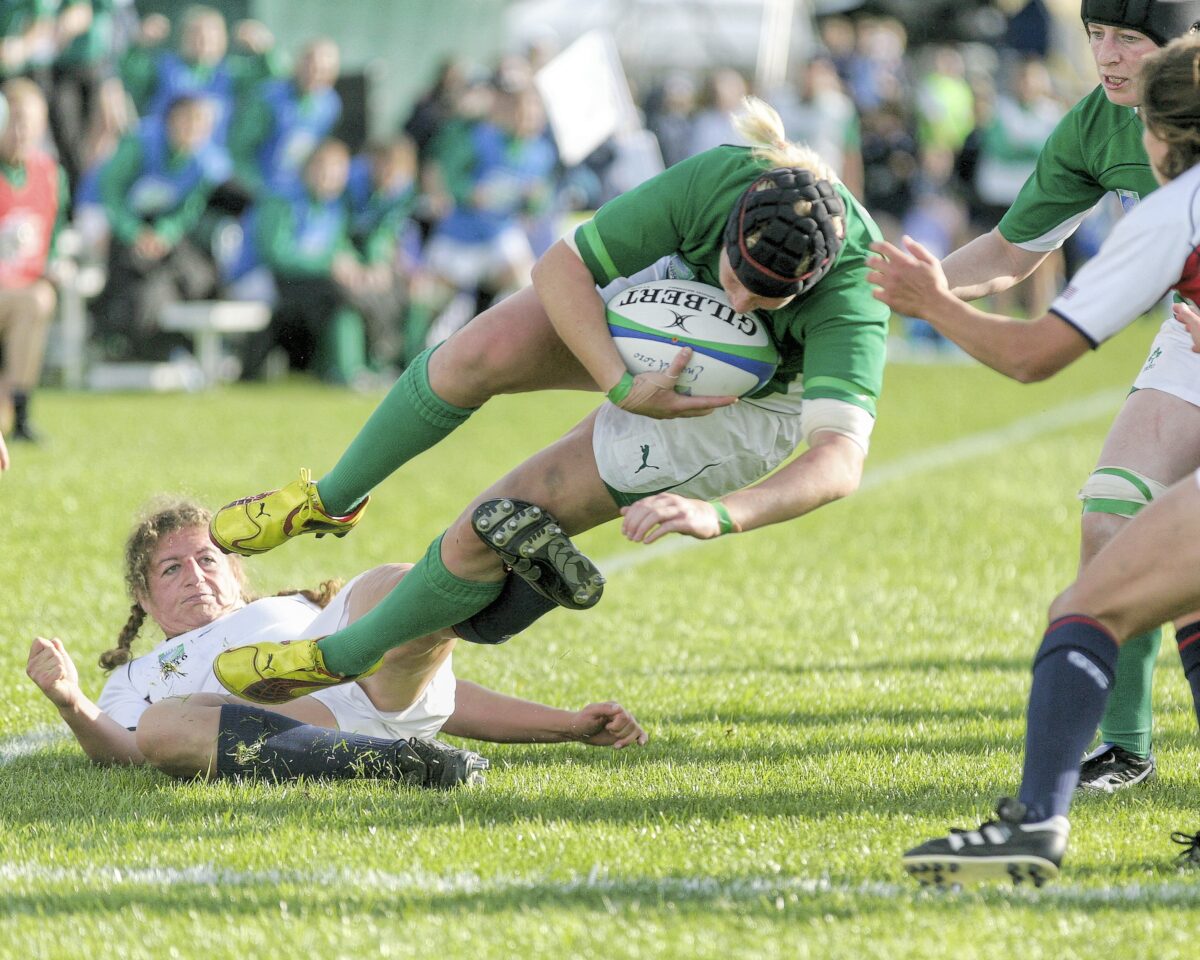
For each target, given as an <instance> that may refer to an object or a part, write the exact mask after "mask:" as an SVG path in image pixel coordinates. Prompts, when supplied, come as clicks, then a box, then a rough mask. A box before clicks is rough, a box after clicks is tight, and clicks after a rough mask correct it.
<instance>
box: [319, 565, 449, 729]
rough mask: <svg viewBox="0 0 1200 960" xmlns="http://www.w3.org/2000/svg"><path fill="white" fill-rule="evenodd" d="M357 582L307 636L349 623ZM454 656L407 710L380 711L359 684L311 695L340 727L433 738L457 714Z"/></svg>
mask: <svg viewBox="0 0 1200 960" xmlns="http://www.w3.org/2000/svg"><path fill="white" fill-rule="evenodd" d="M355 579H357V578H355ZM354 582H355V581H354V580H351V581H350V582H349V583H348V584H346V586H344V587H343V588H342V589H341V590H339V591H338V594H337V596H335V597H334V598H333V600H332V601H331V602H330V604H329V606H327V607H326V608H325V609H324V610H322V611H321V612H320V613H319V614H318V615H317V616H316V617H315V618H314V619H313V621H312V623H310V624H309V628H308V630H307V631H306V635H307V636H309V637H323V636H328V635H329V634H331V633H333V632H335V631H337V630H340V629H341V628H342V627H344V626H345V625H346V622H347V620H348V619H349V611H348V610H347V609H346V602H347V598H348V597H349V595H350V590H351V588H352V587H353V586H354ZM453 659H454V655H453V654H451V655H450V656H448V657H446V660H445V662H444V663H443V664H442V665H441V666H440V667H439V668H438V670H437V672H436V673H434V675H433V677H432V678H431V679H430V681H429V683H428V685H427V686H426V687H425V689H424V690H423V691H421V695H420V696H419V697H417V699H416V701H415V702H414V703H413V704H412V706H410V707H409V708H408V709H407V710H393V711H386V710H380V709H379V708H378V707H376V706H375V704H373V703H372V702H371V698H370V697H368V696H367V692H366V691H365V690H364V689H363V688H362V687H360V686H359V685H358V684H357V683H343V684H342V685H341V686H339V687H329V688H328V689H326V690H318V691H317V692H315V693H310V694H309V696H310V697H312V698H313V699H314V700H317V701H319V702H321V703H323V704H324V705H325V706H326V707H328V708H329V712H330V713H332V714H333V718H334V720H335V721H336V722H337V726H338V729H339V730H342V731H344V732H346V733H359V734H362V735H364V736H368V737H380V738H382V739H384V740H402V739H408V738H409V737H421V738H423V739H429V738H430V737H435V736H437V733H438V731H439V730H441V729H442V725H443V724H444V723H445V722H446V721H447V720H449V719H450V715H451V714H452V713H454V690H455V679H454V666H453Z"/></svg>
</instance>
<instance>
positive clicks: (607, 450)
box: [211, 100, 889, 702]
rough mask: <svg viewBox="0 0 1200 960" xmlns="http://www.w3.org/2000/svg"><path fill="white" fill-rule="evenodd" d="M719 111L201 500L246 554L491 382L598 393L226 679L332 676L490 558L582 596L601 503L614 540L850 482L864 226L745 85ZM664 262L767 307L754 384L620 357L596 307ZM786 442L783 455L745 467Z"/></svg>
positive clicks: (268, 696)
mask: <svg viewBox="0 0 1200 960" xmlns="http://www.w3.org/2000/svg"><path fill="white" fill-rule="evenodd" d="M741 120H742V123H741V132H742V133H743V135H744V136H745V137H746V139H747V140H748V141H749V142H751V143H755V144H757V145H758V146H757V147H754V148H750V147H736V146H722V147H717V148H715V149H713V150H709V151H706V152H705V153H702V154H699V155H698V156H696V157H693V158H691V159H689V160H687V161H684V162H682V163H680V164H677V165H676V166H674V167H672V168H670V169H669V170H667V171H665V172H664V173H662V174H660V175H658V176H657V177H655V178H653V179H651V180H649V181H647V182H646V183H644V184H643V185H641V186H639V187H638V188H636V189H634V190H631V191H630V192H629V193H627V194H625V195H623V196H621V197H618V198H616V199H614V200H612V201H611V202H610V203H608V204H606V205H605V206H604V207H602V208H601V209H600V210H599V211H598V212H597V213H596V215H595V217H594V218H593V219H592V220H590V221H588V222H587V223H585V224H583V225H582V226H580V227H579V228H578V229H577V230H576V231H575V233H574V235H573V236H572V237H570V238H568V239H565V240H562V241H559V242H558V243H556V244H555V245H554V246H553V247H552V248H551V249H550V250H549V251H547V253H546V254H545V255H544V256H543V257H542V259H541V260H540V261H539V263H538V265H537V266H536V268H535V270H534V276H533V286H532V287H531V288H526V289H525V290H523V291H521V292H519V293H516V294H514V295H513V296H511V297H509V298H508V299H506V300H504V301H503V302H502V303H500V304H497V305H496V306H494V307H492V308H491V309H489V310H487V311H485V312H484V313H482V314H480V315H479V316H478V317H476V318H475V320H473V321H472V322H471V323H470V324H468V325H467V326H466V327H464V328H463V329H462V330H461V331H460V332H458V333H456V334H455V335H454V336H453V337H451V338H450V339H449V340H448V341H446V343H444V344H442V345H441V346H439V347H437V348H434V350H432V351H427V352H426V353H424V354H422V355H421V356H420V357H418V359H417V361H416V362H414V363H413V364H412V365H411V366H410V367H409V368H408V369H406V371H405V372H404V375H403V376H402V377H401V378H400V380H399V381H398V382H397V384H396V386H395V387H393V389H392V390H391V392H390V393H389V395H388V397H387V398H386V399H385V400H384V401H383V403H382V404H381V405H380V407H379V408H378V409H377V410H376V411H375V413H374V414H373V415H372V417H371V418H370V420H368V422H367V424H366V426H365V427H364V428H363V430H362V431H361V432H360V434H359V436H358V437H357V438H356V439H355V440H354V441H353V443H352V444H351V445H350V448H349V449H348V450H347V451H346V453H345V454H344V455H343V456H342V458H341V460H340V461H339V462H338V464H337V465H336V466H335V467H334V469H333V470H332V471H331V472H330V473H329V474H327V475H326V476H325V477H323V478H322V479H321V480H320V481H319V482H318V483H316V484H313V483H311V482H308V481H307V478H305V479H303V480H302V481H301V482H300V483H293V484H291V485H289V486H288V487H285V488H284V489H282V490H278V491H274V492H272V493H270V494H264V495H261V496H259V497H251V498H248V499H247V500H244V501H238V502H236V503H233V504H230V505H229V506H227V507H225V508H224V509H222V510H221V511H219V512H218V514H217V515H216V516H215V517H214V520H213V524H212V527H211V532H212V536H213V539H214V541H215V542H216V543H217V544H218V545H219V546H221V547H222V548H224V549H226V550H228V551H235V552H240V553H245V554H252V553H262V552H265V551H266V550H269V549H271V548H273V547H275V546H277V545H279V544H280V543H282V542H284V540H285V539H287V538H288V537H289V536H293V535H295V534H298V533H304V532H314V533H335V534H344V533H345V532H347V531H348V530H349V529H350V527H351V526H353V525H354V524H355V523H356V522H357V520H358V518H359V515H360V513H361V510H362V505H363V504H364V503H365V500H366V496H367V494H368V492H369V491H370V490H371V489H372V488H373V487H374V486H375V485H376V484H377V483H379V482H380V481H381V480H383V479H384V478H385V477H387V476H388V475H389V474H390V473H391V472H392V471H394V470H395V469H396V468H397V467H399V466H400V465H401V464H403V463H404V462H405V461H407V460H408V459H410V458H411V457H413V456H415V455H416V454H418V453H420V452H421V451H422V450H425V449H427V448H428V447H430V446H432V445H433V444H434V443H437V442H438V441H439V440H441V439H442V438H443V437H445V436H446V435H447V434H448V433H450V431H451V430H453V429H454V428H455V427H457V426H459V425H460V424H461V423H462V422H463V421H464V420H465V419H466V418H467V416H468V415H469V414H470V413H471V411H472V410H474V409H475V408H477V407H479V406H480V405H481V404H482V403H483V402H485V401H486V400H488V399H489V398H490V397H492V396H495V395H496V394H500V393H516V392H524V391H529V390H545V389H555V388H557V389H564V388H565V389H576V390H597V389H602V390H605V391H606V392H607V395H608V399H609V401H610V402H609V403H606V404H603V405H602V406H601V407H600V408H599V409H598V410H597V411H595V412H594V413H593V414H591V415H590V416H589V417H588V418H587V419H585V420H584V421H583V423H582V424H580V425H579V426H578V427H576V428H575V429H574V430H572V431H571V432H570V433H568V434H567V436H565V437H564V438H562V439H561V440H559V441H558V442H557V443H555V444H553V445H552V446H550V447H548V448H547V449H545V450H543V451H542V452H541V453H539V454H537V455H536V456H534V457H533V458H531V459H530V460H529V461H527V462H526V463H525V464H523V465H522V466H520V467H518V468H516V470H514V471H513V472H512V473H510V474H509V475H508V476H507V477H505V478H504V479H502V480H501V481H500V482H499V483H497V484H496V485H494V486H493V487H492V488H491V489H489V490H488V491H486V492H485V493H484V494H483V495H482V496H481V497H480V498H478V499H477V500H475V501H474V502H473V503H472V504H471V505H470V506H469V507H468V508H467V510H466V511H465V512H464V513H463V514H462V515H461V516H460V517H459V519H458V520H457V521H455V523H454V524H453V525H452V526H451V527H450V529H449V530H448V531H447V532H446V533H445V534H444V535H443V536H442V537H439V538H438V539H437V540H435V541H434V543H433V544H432V545H431V546H430V548H429V550H428V551H427V553H426V554H425V557H424V559H423V560H422V561H421V563H419V564H418V565H417V566H416V567H415V568H414V569H413V571H412V574H411V575H410V576H408V577H406V578H405V580H404V581H402V582H401V584H400V585H399V586H398V587H397V588H396V590H395V591H393V593H392V594H390V595H389V596H388V597H387V598H386V599H385V600H384V601H383V602H382V603H381V604H380V605H379V607H377V608H376V610H375V611H374V612H373V613H372V615H370V616H368V617H367V618H364V619H363V620H361V621H358V622H357V623H355V624H352V625H351V626H350V627H349V628H347V629H346V630H341V631H338V632H337V633H335V634H332V635H330V636H328V637H325V638H323V639H322V640H321V641H320V642H319V644H318V643H317V642H315V641H310V642H308V643H294V644H289V645H287V646H281V645H273V646H270V647H269V648H268V646H267V645H265V644H262V645H256V646H251V647H243V648H240V649H236V650H230V651H228V652H227V653H226V654H225V655H224V656H223V657H222V658H221V659H220V660H218V662H217V664H216V665H215V670H216V673H217V676H218V677H219V678H220V679H221V681H222V683H224V684H225V686H226V687H227V688H228V689H230V690H237V691H240V692H242V693H243V694H244V695H246V696H249V697H250V698H252V699H257V700H260V701H263V702H275V701H274V700H273V699H272V698H276V697H277V698H279V699H280V700H286V699H291V698H293V697H296V696H300V695H302V694H304V693H306V692H308V691H309V690H311V689H315V688H317V687H319V686H327V685H332V684H337V683H342V682H345V681H346V680H349V679H353V678H354V677H355V676H357V675H360V674H362V673H363V672H364V671H367V670H369V669H370V668H371V667H372V666H373V665H374V664H375V663H376V662H377V661H378V660H379V658H380V656H381V655H382V654H383V653H384V652H386V651H387V650H388V649H390V648H391V647H393V646H396V645H398V644H399V643H402V642H404V641H406V640H407V639H410V638H412V637H418V636H421V635H424V634H426V633H428V632H429V630H430V629H431V628H435V627H443V626H446V625H449V624H456V623H458V622H460V621H463V620H466V619H468V618H470V617H472V616H473V615H474V614H476V613H477V612H479V611H481V610H484V608H486V607H488V605H489V604H491V603H493V601H495V600H496V598H497V597H498V595H500V592H501V588H502V583H503V581H504V579H505V576H506V574H505V570H504V565H503V564H502V563H501V559H503V560H504V561H505V563H506V564H507V565H508V566H509V567H511V568H512V569H514V570H515V571H516V572H518V573H521V574H522V576H525V577H526V578H527V579H529V580H530V581H532V582H533V583H536V584H537V585H538V587H540V588H541V589H542V590H543V591H545V592H546V593H547V594H549V595H550V596H551V597H553V599H555V600H556V601H557V602H559V603H560V604H562V605H564V606H576V607H586V606H590V605H591V604H592V603H594V602H595V601H596V600H597V599H599V591H600V585H601V584H602V583H603V579H602V578H601V577H599V574H598V572H597V571H596V570H595V568H594V567H593V566H592V565H591V563H590V561H588V560H587V559H586V558H585V557H583V556H582V554H579V553H578V551H576V550H575V549H574V547H573V545H571V543H570V541H569V540H568V539H567V534H571V533H576V532H578V531H582V530H586V529H588V528H590V527H593V526H595V525H597V524H599V523H603V522H605V521H607V520H610V519H613V518H616V517H617V516H618V515H622V514H623V515H624V521H623V531H624V533H625V535H626V536H627V537H629V538H630V539H631V540H634V541H640V542H650V541H652V540H655V539H657V538H658V537H660V536H662V535H664V534H666V533H680V534H683V535H685V536H690V537H695V538H698V539H708V538H712V537H716V536H719V535H721V534H723V533H729V532H734V531H742V530H749V529H753V528H755V527H761V526H765V525H767V524H772V523H779V522H781V521H784V520H788V519H791V518H793V517H797V516H800V515H802V514H804V513H807V512H809V511H811V510H814V509H816V508H818V507H820V506H821V505H823V504H825V503H828V502H830V501H832V500H835V499H838V498H839V497H842V496H845V495H847V494H849V493H850V492H852V491H853V490H854V489H856V488H857V486H858V483H859V480H860V478H861V473H862V467H863V461H864V459H865V457H866V451H867V444H868V438H869V435H870V432H871V428H872V426H873V425H874V414H875V400H876V398H877V396H878V394H879V390H880V386H881V382H882V375H883V362H884V351H885V343H886V336H887V316H888V312H889V311H888V310H887V308H886V307H885V306H884V305H883V304H881V303H879V302H878V301H876V300H875V299H874V298H873V297H872V296H871V291H870V287H869V285H868V284H867V283H866V280H865V277H866V264H865V261H866V257H867V254H868V248H869V244H870V243H871V242H872V241H875V240H878V239H880V237H879V231H878V230H877V229H876V227H875V225H874V223H873V222H872V221H871V219H870V217H869V216H868V215H867V214H866V212H865V211H863V209H862V208H861V207H860V206H859V205H858V204H857V202H856V201H855V200H854V198H853V197H852V196H851V195H850V193H849V192H848V191H847V190H846V189H845V187H844V186H842V185H841V184H840V183H838V182H837V180H836V178H835V177H834V175H833V174H832V173H831V172H830V170H829V169H828V168H827V167H826V166H825V164H824V163H823V162H822V161H821V160H820V159H819V158H818V157H817V156H816V155H815V154H814V153H812V151H810V150H808V149H807V148H805V147H800V146H797V145H794V144H790V143H788V142H787V141H786V140H785V139H784V133H783V127H782V123H781V122H780V120H779V117H778V114H776V113H775V111H774V110H772V109H771V108H770V107H768V106H767V105H766V104H764V103H762V102H761V101H757V100H749V101H747V104H746V113H745V115H744V116H743V117H742V118H741ZM663 278H674V279H687V280H697V281H699V282H701V283H706V284H709V285H711V286H714V287H717V286H719V287H722V288H723V289H724V290H725V293H726V294H727V295H728V297H729V301H730V303H731V304H732V305H733V307H734V309H735V310H737V311H738V312H740V313H747V312H753V313H755V315H756V316H757V317H758V318H759V319H760V320H761V321H762V322H764V323H766V324H768V326H769V328H770V330H771V331H772V334H773V339H774V340H775V341H776V343H777V345H778V346H779V348H780V353H781V355H782V362H781V364H780V367H779V370H778V372H777V374H776V376H775V378H774V379H773V380H772V381H771V382H770V383H768V384H767V386H766V387H764V388H763V390H762V391H760V392H759V393H757V394H755V395H754V396H752V397H750V398H747V399H744V400H742V401H741V402H739V403H734V398H732V397H724V398H712V397H707V398H705V397H685V396H682V395H680V394H677V393H675V392H674V389H673V388H674V385H675V380H676V378H677V376H678V374H679V373H680V372H681V371H682V370H683V368H684V365H685V363H686V361H687V357H688V351H686V350H684V351H681V352H680V354H679V355H678V356H677V357H676V359H675V361H674V362H673V363H672V364H671V366H670V368H669V369H668V370H667V371H666V372H665V373H643V374H639V375H637V376H636V377H635V376H632V375H630V374H629V373H627V372H626V369H625V365H624V363H623V361H622V360H621V358H620V356H619V354H618V353H617V350H616V347H615V345H614V344H613V341H612V338H611V336H610V335H609V332H608V327H607V322H606V318H605V309H604V304H605V302H606V300H607V299H608V298H609V297H611V296H613V295H614V294H615V293H616V292H617V291H618V290H619V289H622V288H624V287H627V286H629V285H630V284H632V283H638V282H643V281H647V280H652V279H663ZM802 440H804V441H806V442H807V443H808V449H807V450H806V451H804V452H803V453H802V454H800V456H799V457H797V458H796V459H795V460H794V461H792V462H791V463H789V464H788V465H787V466H785V467H783V468H782V469H781V470H779V471H778V472H776V473H775V474H773V475H772V476H770V477H768V478H767V479H765V480H761V482H757V483H756V481H759V480H760V478H762V477H764V476H765V475H766V474H767V473H769V472H770V471H771V470H772V469H774V467H775V466H777V465H778V464H779V463H781V462H782V461H783V460H784V459H785V458H786V457H787V456H788V455H789V454H790V453H791V452H792V451H793V450H795V449H796V447H797V446H798V445H799V444H800V442H801V441H802ZM643 447H649V448H652V449H653V450H654V451H655V452H656V453H661V461H660V463H661V466H662V469H661V471H660V472H658V473H656V474H655V478H656V479H655V486H656V489H655V490H648V489H646V487H644V486H641V485H640V481H641V480H642V478H641V477H635V474H636V473H637V470H638V468H639V467H640V466H642V464H643V463H644V457H643V456H641V455H640V453H641V452H642V448H643ZM748 484H754V485H753V486H747V485H748ZM743 488H745V489H743ZM516 498H520V499H519V500H518V499H516ZM535 505H536V506H535ZM551 512H552V513H553V515H556V516H557V517H558V520H557V521H555V520H554V519H553V518H552V517H551V515H550V514H551ZM559 523H561V527H560V526H559V525H558V524H559ZM501 524H503V526H504V527H505V532H504V535H503V537H500V536H496V537H495V539H494V543H495V544H502V546H495V545H493V544H492V542H491V538H492V536H493V534H494V533H500V525H501ZM483 531H488V536H489V544H487V545H485V544H484V543H483V542H482V537H481V536H477V534H482V532H483ZM508 531H512V532H511V537H510V536H509V533H508ZM527 550H528V552H526V551H527ZM493 551H495V552H493ZM497 553H499V554H500V557H497V555H496V554H497ZM528 558H531V559H532V562H533V566H532V567H530V564H529V562H527V559H528Z"/></svg>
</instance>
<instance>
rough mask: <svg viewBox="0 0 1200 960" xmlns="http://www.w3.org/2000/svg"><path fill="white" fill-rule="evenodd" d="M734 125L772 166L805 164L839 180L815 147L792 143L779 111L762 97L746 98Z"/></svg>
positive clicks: (823, 178) (760, 156) (808, 167)
mask: <svg viewBox="0 0 1200 960" xmlns="http://www.w3.org/2000/svg"><path fill="white" fill-rule="evenodd" d="M733 126H734V129H735V130H737V132H738V133H740V134H741V135H742V137H744V138H745V139H746V140H747V141H749V143H750V144H751V146H753V148H754V155H755V156H756V157H758V158H759V159H761V160H763V161H764V162H765V163H766V164H767V165H768V166H770V167H772V168H774V167H801V168H803V169H805V170H811V171H812V172H813V174H815V175H816V176H817V177H818V178H819V179H821V180H829V181H834V180H837V174H835V173H834V172H833V168H832V167H830V166H829V164H827V163H826V162H825V161H824V160H822V159H821V158H820V156H818V154H817V152H816V151H815V150H813V149H812V148H811V147H809V146H807V145H805V144H802V143H792V142H791V141H789V140H788V139H787V134H786V132H785V131H784V129H783V119H782V118H781V117H780V116H779V113H778V111H776V109H775V108H774V107H772V106H771V105H770V104H769V103H767V102H766V101H765V100H760V99H759V98H758V97H743V98H742V108H741V110H740V111H738V112H737V113H736V114H734V117H733Z"/></svg>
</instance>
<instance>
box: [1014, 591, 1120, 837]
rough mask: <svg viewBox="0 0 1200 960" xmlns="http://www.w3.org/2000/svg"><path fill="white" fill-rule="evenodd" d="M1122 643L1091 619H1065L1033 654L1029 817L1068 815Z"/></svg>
mask: <svg viewBox="0 0 1200 960" xmlns="http://www.w3.org/2000/svg"><path fill="white" fill-rule="evenodd" d="M1117 650H1118V647H1117V642H1116V641H1115V640H1114V639H1113V637H1112V634H1111V633H1109V632H1108V631H1107V630H1105V629H1104V627H1102V626H1100V624H1099V623H1097V622H1096V621H1095V620H1093V619H1092V618H1091V617H1082V616H1075V615H1072V616H1066V617H1059V619H1057V620H1055V621H1054V622H1053V623H1051V624H1050V626H1049V627H1048V628H1047V629H1046V635H1045V637H1044V638H1043V639H1042V645H1041V647H1040V648H1039V650H1038V652H1037V656H1035V657H1034V658H1033V688H1032V689H1031V690H1030V691H1029V711H1028V713H1027V714H1026V720H1025V770H1024V773H1023V774H1022V777H1021V793H1020V796H1019V798H1018V799H1020V801H1021V802H1022V803H1023V804H1025V806H1026V808H1027V810H1028V814H1027V816H1026V820H1027V821H1029V822H1036V821H1040V820H1045V819H1047V818H1048V817H1055V816H1060V815H1061V816H1066V813H1067V811H1068V810H1069V809H1070V808H1071V797H1072V795H1073V794H1074V793H1075V787H1076V785H1077V784H1078V783H1079V761H1080V759H1081V758H1082V757H1083V753H1084V751H1085V750H1086V749H1087V745H1088V744H1089V743H1090V742H1091V740H1092V737H1094V736H1095V735H1096V727H1097V726H1098V725H1099V723H1100V718H1101V717H1102V716H1103V715H1104V707H1105V705H1106V704H1107V703H1108V695H1109V692H1110V691H1111V689H1112V682H1113V677H1114V676H1116V671H1117Z"/></svg>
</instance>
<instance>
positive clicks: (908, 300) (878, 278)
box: [867, 237, 950, 317]
mask: <svg viewBox="0 0 1200 960" xmlns="http://www.w3.org/2000/svg"><path fill="white" fill-rule="evenodd" d="M903 242H904V249H903V250H901V249H900V248H899V247H897V246H896V245H895V244H892V243H888V242H887V241H886V240H885V241H881V242H879V243H873V244H871V249H872V250H873V251H874V252H875V256H873V257H869V258H868V259H867V266H868V267H869V268H870V269H871V272H870V273H868V274H867V282H868V283H873V284H875V285H876V286H877V287H878V288H879V289H878V290H875V291H872V296H874V297H875V299H876V300H882V301H883V302H884V303H886V304H887V305H888V306H889V307H891V308H892V309H893V310H895V311H896V312H897V313H903V314H905V315H907V316H910V317H920V316H923V315H924V314H923V310H924V308H926V307H928V306H929V302H930V300H931V299H933V298H934V297H936V296H938V295H942V296H949V295H950V285H949V284H948V283H947V282H946V274H945V273H943V272H942V264H941V261H940V260H938V258H937V257H935V256H934V255H933V254H932V253H930V252H929V251H928V250H926V249H925V248H924V247H923V246H921V244H919V243H917V241H916V240H914V239H913V238H912V237H905V238H904V241H903Z"/></svg>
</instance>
